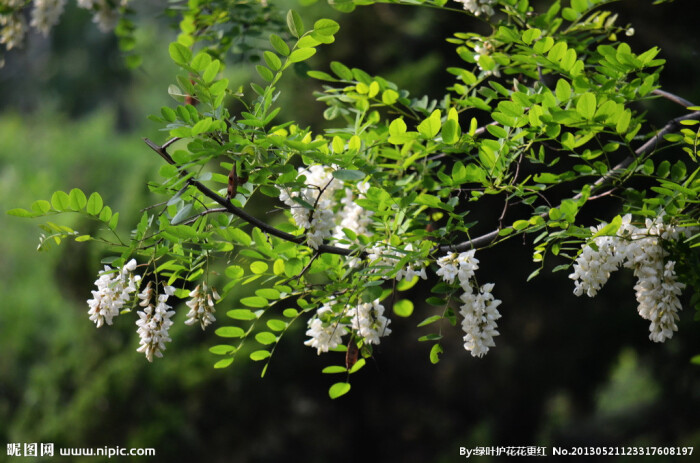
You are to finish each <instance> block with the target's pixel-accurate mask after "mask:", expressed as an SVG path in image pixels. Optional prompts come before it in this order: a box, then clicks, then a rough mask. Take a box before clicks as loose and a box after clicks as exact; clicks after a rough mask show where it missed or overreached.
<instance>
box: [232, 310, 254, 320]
mask: <svg viewBox="0 0 700 463" xmlns="http://www.w3.org/2000/svg"><path fill="white" fill-rule="evenodd" d="M226 316H227V317H230V318H233V319H234V320H246V321H247V320H255V319H256V318H258V316H257V315H255V313H254V312H253V311H252V310H250V309H233V310H229V311H228V312H226Z"/></svg>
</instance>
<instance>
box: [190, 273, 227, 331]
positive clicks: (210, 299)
mask: <svg viewBox="0 0 700 463" xmlns="http://www.w3.org/2000/svg"><path fill="white" fill-rule="evenodd" d="M190 297H191V298H192V299H190V300H189V301H187V302H186V305H187V307H189V308H190V311H189V312H187V320H186V321H185V325H194V324H195V323H197V322H199V325H200V326H201V327H202V330H204V329H205V328H206V327H207V326H208V325H210V324H212V323H213V322H215V321H216V318H215V317H214V312H216V309H215V308H214V304H215V303H216V301H218V300H220V299H221V296H219V293H217V292H216V289H212V291H211V292H209V288H208V287H207V284H206V283H202V284H200V285H197V287H195V288H194V290H192V291H191V292H190Z"/></svg>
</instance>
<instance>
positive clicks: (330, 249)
mask: <svg viewBox="0 0 700 463" xmlns="http://www.w3.org/2000/svg"><path fill="white" fill-rule="evenodd" d="M144 141H145V142H146V144H147V145H148V146H149V147H150V148H151V149H152V150H153V151H155V152H156V153H158V155H160V157H162V158H163V159H165V161H166V162H167V163H168V164H172V165H176V164H175V161H174V160H173V158H172V157H171V156H170V155H169V154H168V152H167V151H166V150H165V149H164V148H163V147H162V146H158V145H157V144H155V143H153V142H152V141H151V140H149V139H148V138H144ZM180 175H181V176H182V177H186V176H188V175H189V174H188V173H187V171H185V170H184V169H180ZM187 183H189V184H190V185H192V186H194V187H195V188H197V189H198V190H199V191H200V192H201V193H202V194H203V195H204V196H206V197H208V198H209V199H211V200H213V201H214V202H215V203H217V204H219V205H221V206H223V207H224V209H226V211H227V212H229V213H231V214H233V215H235V216H236V217H239V218H241V219H243V220H244V221H246V222H248V223H249V224H251V225H254V226H256V227H258V228H260V230H262V231H264V232H266V233H269V234H270V235H273V236H276V237H278V238H282V239H283V240H285V241H291V242H292V243H297V244H303V243H304V241H305V240H304V237H303V236H295V235H292V234H290V233H287V232H283V231H282V230H279V229H277V228H275V227H273V226H271V225H268V224H266V223H265V222H263V221H262V220H260V219H258V218H257V217H255V216H252V215H250V214H248V213H247V212H245V211H244V210H242V209H240V208H238V207H236V206H234V205H233V204H231V201H228V200H227V199H226V198H224V197H223V196H221V195H219V194H218V193H216V192H214V191H212V190H211V189H210V188H208V187H207V186H206V185H204V184H203V183H202V182H200V181H198V180H194V179H193V178H191V177H189V178H188V179H187ZM318 252H321V253H325V252H327V253H331V254H339V255H341V256H349V255H350V254H352V253H353V250H351V249H345V248H339V247H337V246H329V245H327V244H321V245H320V246H319V247H318Z"/></svg>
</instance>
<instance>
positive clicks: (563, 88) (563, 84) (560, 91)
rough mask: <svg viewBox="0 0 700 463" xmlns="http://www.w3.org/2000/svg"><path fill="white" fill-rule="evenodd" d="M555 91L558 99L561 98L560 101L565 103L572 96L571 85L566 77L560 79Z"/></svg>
mask: <svg viewBox="0 0 700 463" xmlns="http://www.w3.org/2000/svg"><path fill="white" fill-rule="evenodd" d="M554 93H555V95H556V96H557V100H559V102H560V103H564V102H565V101H568V100H569V98H571V85H569V82H568V81H567V80H566V79H559V81H557V87H556V89H555V91H554Z"/></svg>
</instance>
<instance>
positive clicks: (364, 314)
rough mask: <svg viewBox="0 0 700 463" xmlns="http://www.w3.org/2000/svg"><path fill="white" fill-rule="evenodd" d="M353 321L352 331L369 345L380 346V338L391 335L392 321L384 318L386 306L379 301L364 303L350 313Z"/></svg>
mask: <svg viewBox="0 0 700 463" xmlns="http://www.w3.org/2000/svg"><path fill="white" fill-rule="evenodd" d="M348 316H349V317H350V319H351V320H352V329H354V330H355V331H357V334H358V335H360V336H361V337H362V338H364V340H365V342H366V343H367V344H379V338H381V337H382V336H388V335H389V334H391V329H390V328H389V324H390V323H391V320H389V319H388V318H387V317H385V316H384V306H383V305H382V304H380V303H379V299H375V300H374V301H372V302H363V303H361V304H359V305H358V306H357V307H356V308H353V309H350V310H349V311H348Z"/></svg>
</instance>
